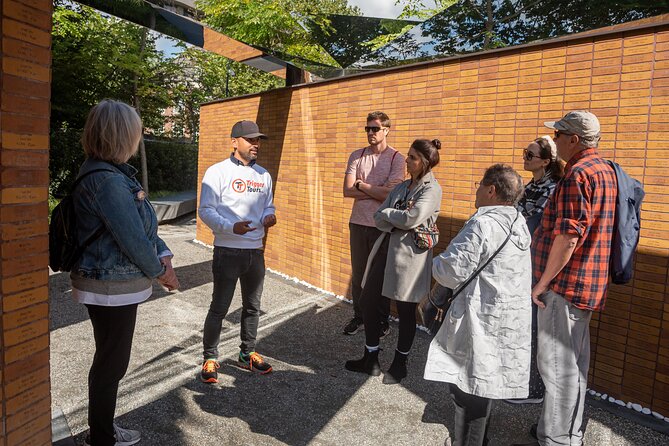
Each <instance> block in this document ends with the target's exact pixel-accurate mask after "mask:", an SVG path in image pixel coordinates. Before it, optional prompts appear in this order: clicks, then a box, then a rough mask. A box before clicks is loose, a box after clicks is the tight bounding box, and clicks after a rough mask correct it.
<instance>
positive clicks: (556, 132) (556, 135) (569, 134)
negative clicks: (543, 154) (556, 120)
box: [553, 130, 574, 139]
mask: <svg viewBox="0 0 669 446" xmlns="http://www.w3.org/2000/svg"><path fill="white" fill-rule="evenodd" d="M560 135H565V136H573V135H574V134H573V133H567V132H564V131H562V130H556V131H555V137H554V138H553V139H558V138H559V137H560Z"/></svg>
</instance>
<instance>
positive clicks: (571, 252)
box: [528, 111, 618, 446]
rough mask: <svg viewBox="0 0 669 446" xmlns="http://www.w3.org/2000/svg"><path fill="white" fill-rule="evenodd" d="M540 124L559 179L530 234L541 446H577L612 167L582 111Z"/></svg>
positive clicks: (599, 294) (603, 276) (605, 253)
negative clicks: (548, 134) (561, 170)
mask: <svg viewBox="0 0 669 446" xmlns="http://www.w3.org/2000/svg"><path fill="white" fill-rule="evenodd" d="M545 125H546V126H547V127H550V128H552V129H554V130H555V137H554V140H555V143H556V145H557V151H558V154H559V155H560V157H561V158H562V159H564V160H567V165H566V167H565V175H564V178H563V179H562V180H561V181H560V182H558V185H557V187H556V189H555V193H554V194H553V196H552V197H551V198H550V200H549V202H548V206H547V207H546V211H545V213H544V216H543V219H542V221H541V226H539V228H538V229H537V233H536V234H535V237H534V238H533V242H532V248H533V250H532V252H533V274H534V281H535V285H534V287H533V289H532V300H533V301H534V302H535V303H536V304H537V305H538V306H539V315H538V328H539V335H538V346H539V348H538V358H537V360H538V366H539V372H540V373H541V376H542V378H543V381H544V384H545V385H546V394H545V397H544V404H543V407H542V410H541V416H540V418H539V423H538V425H536V427H535V426H533V427H532V429H531V431H530V432H531V434H532V435H533V436H535V437H536V439H537V441H535V442H533V443H528V444H534V445H536V444H540V445H542V446H552V445H570V446H580V445H581V444H582V442H583V431H582V430H581V422H582V419H583V406H584V403H585V390H586V385H587V381H588V366H589V362H590V331H589V323H590V318H591V316H592V312H593V311H598V310H601V309H603V308H604V302H605V300H606V290H607V286H608V277H609V256H610V253H611V239H612V237H613V224H614V216H615V205H616V204H615V203H616V197H617V195H618V186H617V182H616V175H615V172H614V171H613V169H612V168H611V167H610V166H609V165H608V164H607V163H606V161H605V160H604V159H603V158H601V157H600V156H599V154H598V153H597V146H598V144H599V139H600V126H599V121H598V120H597V117H596V116H595V115H593V114H592V113H589V112H587V111H573V112H570V113H567V114H566V115H565V116H564V117H563V118H562V119H560V120H559V121H555V122H546V123H545Z"/></svg>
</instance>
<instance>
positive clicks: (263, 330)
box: [49, 220, 669, 446]
mask: <svg viewBox="0 0 669 446" xmlns="http://www.w3.org/2000/svg"><path fill="white" fill-rule="evenodd" d="M160 232H161V236H162V237H163V238H164V240H165V241H166V242H167V244H168V245H169V246H170V248H171V249H172V250H173V252H174V253H175V255H176V256H175V259H174V264H175V267H176V270H177V274H178V276H179V280H180V282H181V285H182V287H181V290H180V291H179V292H174V293H168V292H166V291H163V290H162V289H160V288H159V287H157V286H156V287H155V288H154V295H153V297H152V298H151V299H150V300H149V301H147V302H146V303H144V304H142V305H140V307H139V314H138V320H137V329H136V332H135V339H134V346H133V352H132V359H131V364H130V368H129V370H128V373H127V375H126V377H125V378H124V379H123V381H122V383H121V388H120V391H119V398H118V406H117V409H116V413H117V420H118V423H119V424H120V425H122V426H125V427H129V428H133V429H138V430H140V431H141V432H142V435H143V439H142V441H141V443H140V444H141V445H144V446H148V445H161V446H172V445H174V446H187V445H206V444H211V443H215V444H223V445H241V444H250V445H256V444H263V445H280V444H288V445H385V444H393V445H442V444H444V442H445V440H446V439H447V438H448V437H449V431H450V430H451V429H452V426H453V408H452V404H451V401H450V397H449V396H448V394H447V392H446V386H445V385H444V384H442V383H436V382H430V381H425V380H424V379H423V378H422V371H423V367H424V365H425V358H426V355H427V348H428V345H429V338H428V336H427V335H426V334H425V333H423V332H418V333H417V336H416V342H415V345H414V350H413V351H412V355H411V361H410V376H409V377H408V378H407V379H405V380H404V381H403V382H402V383H401V384H400V385H396V386H387V385H384V384H382V383H381V377H378V378H372V377H367V376H363V375H360V374H357V373H351V372H347V371H346V370H344V367H343V365H344V361H345V360H347V359H351V358H357V357H359V356H361V354H362V349H363V344H364V335H363V333H362V332H361V333H358V334H356V335H355V336H352V337H348V336H344V335H342V334H341V329H342V327H343V326H344V324H345V323H346V321H347V320H348V319H349V318H350V316H351V312H352V309H351V307H350V305H348V304H347V303H345V302H342V301H341V300H338V299H336V298H334V297H332V296H329V295H326V294H324V293H321V292H319V291H316V290H313V289H310V288H307V287H305V286H301V285H297V284H295V283H293V282H291V281H289V280H286V279H283V278H281V277H280V276H278V275H276V274H272V273H268V274H267V278H266V280H265V291H264V296H263V313H262V316H261V319H260V329H259V333H258V341H259V342H258V345H257V349H258V351H259V352H260V353H261V354H262V355H264V356H265V358H266V359H267V360H269V361H270V362H271V363H272V365H273V367H274V372H273V373H272V374H270V375H266V376H259V375H254V374H252V373H250V372H248V371H245V370H242V369H239V368H237V367H236V366H235V365H234V361H235V359H236V355H237V353H238V345H239V316H240V298H239V294H237V296H236V297H235V299H234V301H233V303H232V307H231V309H230V313H229V314H228V316H227V318H226V321H225V323H224V328H223V331H222V337H221V344H220V351H221V358H220V359H221V360H222V365H221V369H220V372H221V375H220V383H219V384H216V385H207V384H203V383H201V382H200V381H199V380H198V379H197V375H198V372H199V368H200V364H201V348H202V347H201V343H202V324H203V321H204V318H205V315H206V312H207V309H208V306H209V301H210V296H211V291H212V284H211V257H212V251H211V250H210V249H208V248H206V247H204V246H201V245H198V244H196V243H193V242H192V240H193V238H194V235H195V223H194V220H186V221H182V222H181V223H179V224H173V225H165V226H161V229H160ZM49 285H50V299H51V379H52V399H53V407H54V412H56V413H60V411H62V413H63V414H64V417H65V419H66V421H67V424H68V425H69V428H70V430H71V432H72V434H73V435H74V437H75V438H74V440H75V442H76V444H82V443H83V438H84V435H85V431H86V429H87V423H86V411H87V385H86V379H87V373H88V368H89V366H90V363H91V360H92V356H93V339H92V330H91V325H90V322H89V321H88V316H87V313H86V310H85V307H84V306H82V305H79V304H76V303H74V302H72V299H71V292H70V286H69V280H68V278H67V275H66V274H63V273H59V274H53V275H52V276H51V277H50V283H49ZM391 327H392V328H393V331H392V332H391V334H390V335H389V336H387V337H386V338H385V339H383V340H382V347H383V348H384V351H383V352H382V353H381V362H382V366H383V367H384V368H387V367H388V365H389V364H390V361H391V360H392V355H393V351H394V345H395V342H396V335H397V325H396V324H394V323H393V324H391ZM539 410H540V407H539V406H538V405H525V406H518V405H511V404H507V403H504V402H496V403H495V404H494V411H493V419H492V425H491V437H492V440H493V441H492V442H491V446H492V445H508V444H510V443H513V442H515V441H520V440H528V441H529V440H530V438H529V436H528V434H527V431H528V428H529V426H530V425H531V424H532V423H533V422H535V421H536V419H537V416H538V414H539ZM585 418H586V420H587V421H586V422H587V426H586V434H585V442H586V444H587V445H588V446H599V445H601V446H604V445H606V446H611V445H620V446H622V445H643V446H652V445H667V444H669V437H667V436H665V435H663V434H661V433H658V432H656V431H653V430H651V429H648V428H646V427H642V426H641V425H639V424H637V423H634V422H632V421H630V420H627V419H623V418H618V417H616V416H614V415H612V414H610V413H609V412H607V411H605V410H602V409H598V408H594V407H592V406H587V407H586V417H585ZM447 444H449V443H447Z"/></svg>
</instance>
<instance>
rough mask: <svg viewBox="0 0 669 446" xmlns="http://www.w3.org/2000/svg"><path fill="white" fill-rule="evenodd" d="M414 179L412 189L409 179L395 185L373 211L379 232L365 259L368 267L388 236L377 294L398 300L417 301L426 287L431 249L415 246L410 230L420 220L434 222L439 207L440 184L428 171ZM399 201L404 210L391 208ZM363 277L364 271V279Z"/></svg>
mask: <svg viewBox="0 0 669 446" xmlns="http://www.w3.org/2000/svg"><path fill="white" fill-rule="evenodd" d="M418 181H419V184H418V185H417V186H416V188H415V189H413V190H412V191H409V190H408V188H409V185H410V184H411V180H406V181H404V182H402V183H400V184H398V185H397V186H395V188H394V189H393V190H392V191H391V192H390V194H388V197H387V198H386V200H385V201H384V202H383V204H381V206H380V207H379V209H378V210H377V211H376V212H375V213H374V222H375V223H376V227H377V228H379V229H380V230H381V231H383V234H381V236H380V237H379V239H378V240H377V241H376V243H375V244H374V248H373V249H372V252H371V253H370V255H369V259H368V260H367V270H369V268H370V266H371V263H372V259H373V258H374V256H375V255H376V252H377V251H378V249H379V247H380V246H381V243H382V242H383V239H384V238H385V237H388V236H389V237H390V242H389V244H388V258H387V260H386V269H385V274H384V277H383V290H382V292H381V294H382V295H383V296H385V297H388V298H390V299H393V300H399V301H402V302H420V300H421V299H422V298H423V296H425V294H427V293H428V291H429V290H430V281H431V280H432V273H431V272H430V271H431V269H432V249H419V248H417V247H416V245H415V243H414V241H413V232H412V229H413V228H415V227H417V226H419V225H420V224H421V223H427V224H428V225H431V224H433V223H435V222H436V221H437V217H438V216H439V207H440V206H441V186H439V183H437V180H436V178H434V175H433V174H432V172H428V173H427V174H425V176H423V178H421V179H420V180H418ZM405 197H406V198H405ZM401 201H405V202H406V203H408V206H407V209H395V205H396V204H397V203H398V202H401ZM366 276H367V273H365V279H366ZM365 279H363V286H364V283H365Z"/></svg>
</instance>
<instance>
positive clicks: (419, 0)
mask: <svg viewBox="0 0 669 446" xmlns="http://www.w3.org/2000/svg"><path fill="white" fill-rule="evenodd" d="M457 1H458V0H434V4H435V6H434V8H428V7H427V6H425V2H424V1H423V0H395V4H396V5H404V7H403V8H402V12H401V13H400V15H399V16H398V17H397V18H398V19H418V20H427V19H429V18H430V17H432V16H434V15H435V14H438V13H440V12H441V11H443V10H444V9H446V8H448V7H449V6H451V5H453V4H454V3H457Z"/></svg>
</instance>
